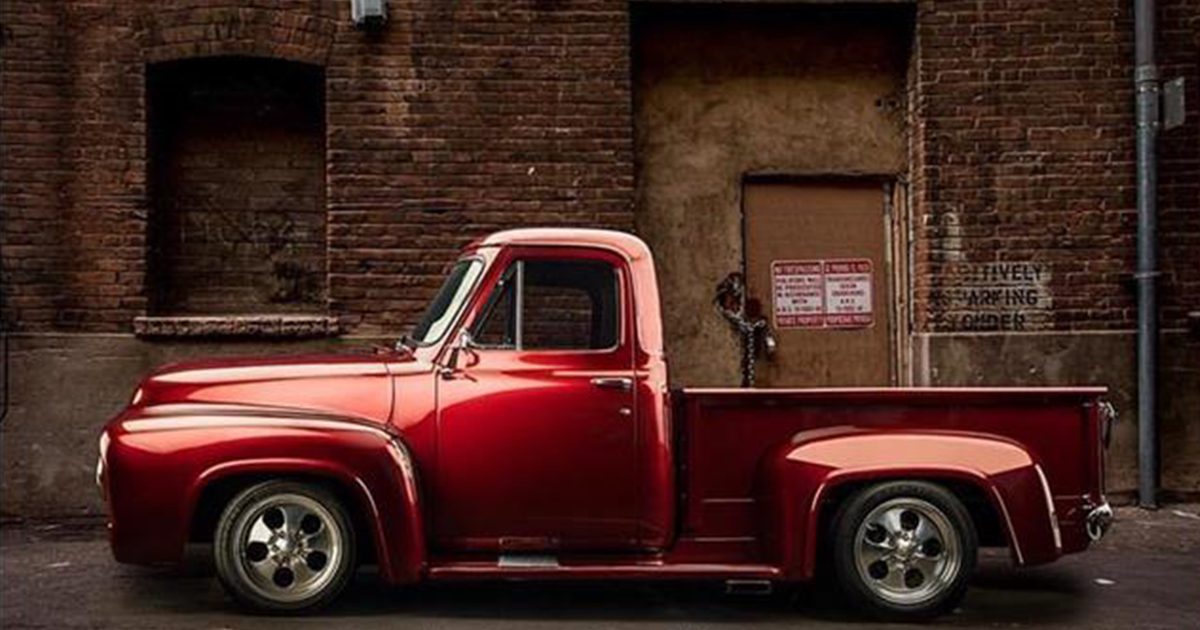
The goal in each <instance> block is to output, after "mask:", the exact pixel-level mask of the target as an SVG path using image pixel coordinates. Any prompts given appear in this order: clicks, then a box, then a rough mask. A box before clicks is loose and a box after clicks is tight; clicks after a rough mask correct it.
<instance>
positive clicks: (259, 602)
mask: <svg viewBox="0 0 1200 630" xmlns="http://www.w3.org/2000/svg"><path fill="white" fill-rule="evenodd" d="M289 514H291V515H293V516H299V518H290V517H289V516H288V515H289ZM310 516H311V517H312V518H310ZM280 519H283V520H280ZM312 519H316V521H315V522H316V524H315V525H314V524H313V523H314V520H312ZM291 521H295V523H292V522H291ZM276 523H279V526H278V527H277V528H275V527H271V526H272V525H275V524H276ZM264 535H268V536H269V539H268V541H267V542H262V541H258V540H254V538H255V537H257V538H262V537H263V536H264ZM310 541H312V544H313V546H312V547H311V548H309V546H308V545H309V542H310ZM319 541H326V543H325V545H324V546H320V545H319V544H318V542H319ZM328 541H336V543H335V544H334V543H330V542H328ZM335 549H336V551H335ZM356 549H357V541H356V540H355V532H354V526H353V521H352V519H351V518H350V514H349V512H347V510H346V507H345V506H344V505H342V502H341V501H339V500H338V498H337V496H336V495H335V494H334V493H333V492H332V491H331V490H330V489H328V488H326V487H324V486H321V485H318V484H311V483H301V482H296V481H282V480H279V481H267V482H264V483H260V484H257V485H255V486H252V487H250V488H247V489H246V490H244V491H242V492H241V493H239V494H238V495H237V496H236V497H234V498H233V500H232V501H230V502H229V505H227V506H226V507H225V510H224V511H223V512H222V513H221V518H220V520H219V521H218V522H217V532H216V536H215V537H214V540H213V558H214V560H215V562H216V568H217V577H218V578H219V579H220V581H221V585H222V586H224V587H225V590H226V591H228V592H229V594H230V595H232V596H233V598H234V599H235V600H237V602H238V603H239V604H241V605H242V606H244V607H246V608H247V609H249V610H250V611H252V612H259V613H267V614H297V613H306V612H312V611H315V610H317V609H320V608H321V607H323V606H326V605H328V604H329V603H330V602H332V601H333V600H334V599H335V598H337V596H338V595H339V594H340V593H341V592H342V589H344V588H345V587H346V584H348V583H349V582H350V579H351V578H352V577H353V575H354V570H355V567H356V560H357V559H356V557H355V550H356ZM267 572H271V576H270V577H268V576H267V575H266V573H267ZM309 576H311V577H309Z"/></svg>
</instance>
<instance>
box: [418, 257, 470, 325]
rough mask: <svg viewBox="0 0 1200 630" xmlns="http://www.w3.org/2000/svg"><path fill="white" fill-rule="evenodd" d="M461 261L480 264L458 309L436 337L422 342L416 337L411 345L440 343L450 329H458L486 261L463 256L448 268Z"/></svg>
mask: <svg viewBox="0 0 1200 630" xmlns="http://www.w3.org/2000/svg"><path fill="white" fill-rule="evenodd" d="M462 262H475V263H479V265H480V268H479V273H478V274H476V275H475V278H474V279H473V280H472V281H471V286H470V287H468V288H467V294H466V298H465V299H464V300H463V301H462V302H461V303H460V304H459V305H458V309H457V310H456V312H455V313H454V314H453V315H452V316H451V317H450V323H449V324H447V325H446V328H445V329H443V330H442V333H441V334H440V335H438V336H437V339H433V340H431V341H427V342H424V343H422V342H419V341H417V340H416V339H414V340H413V345H414V346H416V347H417V348H429V347H432V346H435V345H437V344H439V343H441V342H442V341H443V340H445V339H446V336H447V334H449V333H450V331H452V330H457V329H458V327H459V324H460V323H462V319H463V317H465V316H466V314H467V306H468V304H469V303H470V302H471V296H473V295H474V294H475V291H476V289H478V287H479V283H481V282H483V277H484V275H485V274H486V273H487V261H486V260H484V259H483V257H482V256H479V255H471V256H463V257H462V258H459V259H457V260H455V261H454V264H453V265H451V266H450V268H451V269H453V268H454V265H457V264H459V263H462Z"/></svg>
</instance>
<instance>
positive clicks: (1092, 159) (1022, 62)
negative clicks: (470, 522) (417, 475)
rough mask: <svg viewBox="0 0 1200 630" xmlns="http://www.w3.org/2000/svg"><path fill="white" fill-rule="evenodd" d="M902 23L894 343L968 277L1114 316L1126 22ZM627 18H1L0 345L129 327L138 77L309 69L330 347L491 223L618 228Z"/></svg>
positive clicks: (1178, 210) (470, 7) (1175, 216)
mask: <svg viewBox="0 0 1200 630" xmlns="http://www.w3.org/2000/svg"><path fill="white" fill-rule="evenodd" d="M916 4H917V19H916V23H917V28H916V35H915V42H914V53H913V57H912V68H911V72H910V77H911V79H912V84H911V85H910V96H911V98H910V106H911V107H912V118H911V120H912V121H913V125H912V127H911V129H910V136H911V138H910V146H911V148H912V163H911V165H910V172H909V176H910V178H911V181H912V184H913V200H914V211H915V213H916V215H917V217H918V219H919V220H920V222H921V224H920V229H919V231H918V234H917V243H916V250H917V251H916V253H917V255H916V257H915V260H916V262H917V267H916V274H915V276H916V277H915V283H916V289H917V293H916V296H917V303H916V305H915V308H914V312H915V313H916V315H917V329H918V330H935V331H937V330H959V329H962V328H963V320H962V319H961V318H960V317H957V316H956V314H955V309H956V308H958V307H959V306H961V305H959V304H955V303H954V301H955V300H960V299H961V295H956V294H955V293H954V291H955V289H956V287H960V286H962V285H963V284H964V283H966V284H970V283H971V280H969V278H971V277H975V276H978V275H979V274H980V273H981V272H980V267H979V265H980V264H985V263H991V262H1002V261H1010V262H1023V263H1024V262H1030V263H1036V264H1037V265H1038V266H1039V268H1040V269H1041V270H1042V271H1044V273H1045V276H1046V277H1047V278H1048V282H1047V284H1046V286H1045V287H1043V290H1044V295H1043V296H1042V297H1041V298H1039V300H1041V301H1040V302H1039V307H1040V308H1041V312H1040V313H1039V314H1038V315H1040V317H1032V318H1030V319H1029V320H1028V321H1029V322H1030V326H1031V327H1033V328H1037V329H1041V328H1045V329H1058V330H1076V329H1128V328H1130V327H1131V326H1132V325H1133V322H1134V300H1133V284H1132V282H1131V281H1130V274H1131V272H1132V270H1133V256H1134V232H1135V230H1134V227H1135V212H1134V208H1135V205H1134V178H1133V150H1132V149H1133V147H1132V123H1133V120H1132V87H1131V81H1130V72H1131V70H1130V57H1131V55H1132V51H1131V48H1132V35H1131V33H1132V18H1131V15H1130V6H1129V3H1128V2H1124V1H1122V0H1100V1H1097V2H1087V3H1063V2H1056V1H1054V0H1011V1H1005V2H988V3H978V2H967V1H962V0H929V1H924V2H918V3H916ZM627 5H628V3H626V2H620V1H617V0H573V1H569V2H546V1H544V0H527V1H524V2H504V1H499V0H496V1H485V0H472V1H469V2H468V1H460V2H444V1H441V0H414V1H412V2H403V3H399V2H395V3H392V7H391V11H392V15H391V22H390V24H389V25H388V27H387V28H386V29H385V30H384V31H383V32H382V33H377V34H373V33H364V32H359V31H355V30H353V29H352V28H351V27H350V25H349V20H348V15H347V14H348V10H349V9H348V3H346V2H343V1H340V0H320V1H316V2H310V1H307V0H289V1H285V2H265V1H254V2H234V1H232V0H176V1H174V2H169V3H150V2H128V3H125V2H121V3H118V2H104V1H98V0H92V1H84V0H72V1H64V2H54V3H47V2H34V1H31V0H9V1H8V2H5V3H4V4H3V6H2V8H0V12H2V13H0V21H2V22H3V24H4V28H5V35H6V37H5V40H6V43H5V46H4V47H3V49H2V51H0V60H2V63H3V70H2V73H3V93H2V94H0V96H2V103H0V108H2V110H0V114H2V116H0V133H2V135H3V151H2V154H3V155H2V156H0V171H2V172H3V175H2V176H0V204H2V205H3V207H4V208H5V221H4V228H3V232H2V236H0V238H2V239H3V241H0V244H2V245H3V247H4V257H3V271H4V274H5V275H4V283H3V284H4V286H3V297H4V306H5V309H4V315H3V316H4V318H5V324H6V326H7V327H8V328H9V329H14V330H63V331H94V332H127V331H130V330H131V322H132V321H133V319H134V318H135V317H137V316H139V315H144V314H147V313H148V312H154V311H156V310H160V309H156V308H155V307H154V305H153V304H151V303H150V298H151V297H153V295H154V291H153V290H152V287H150V288H148V284H151V282H149V281H148V280H147V277H148V274H147V271H148V270H147V237H148V232H149V228H148V225H150V224H152V221H151V217H150V215H151V213H152V208H151V204H150V202H149V197H150V194H149V192H148V184H147V173H148V171H149V169H148V165H147V141H146V135H147V134H146V127H147V115H146V105H145V104H146V92H145V85H146V67H147V64H150V63H158V62H168V61H173V60H186V59H191V58H196V57H208V56H221V55H249V56H259V57H271V58H276V59H284V60H291V61H300V62H306V63H310V64H315V65H318V66H320V67H321V68H323V71H324V73H325V87H326V103H325V105H326V114H325V115H326V120H327V130H326V160H325V173H324V175H325V181H324V184H325V191H324V192H325V200H324V202H323V203H324V206H325V208H326V210H327V221H328V225H327V242H326V245H325V246H326V248H327V263H326V266H327V274H326V279H325V282H326V285H327V286H326V288H325V289H324V294H325V296H326V298H325V302H326V303H325V304H324V305H323V306H322V307H321V309H319V310H323V311H324V312H326V313H328V314H330V315H333V316H335V317H338V318H340V319H342V320H343V321H344V323H345V324H346V325H348V326H349V328H350V329H351V330H356V331H360V332H363V333H378V332H383V331H390V330H394V329H395V328H397V327H399V326H401V325H404V324H406V323H408V322H411V321H412V319H413V317H414V315H415V313H416V311H417V310H418V309H419V308H420V306H421V305H422V304H423V303H424V301H425V300H426V299H427V298H428V297H429V295H430V293H431V292H432V291H433V289H434V287H435V285H436V284H437V281H438V276H439V275H440V273H441V272H442V269H443V267H444V265H445V263H446V262H447V261H448V260H449V259H450V258H451V257H452V255H453V252H454V250H455V249H456V248H457V247H458V246H460V245H461V244H462V243H464V242H466V241H467V240H469V239H470V238H472V237H474V236H476V235H478V234H481V233H484V232H486V231H489V230H493V229H497V228H501V227H507V226H517V225H540V224H567V225H591V226H609V227H618V228H630V227H632V225H633V213H632V197H633V193H632V187H633V166H632V164H633V156H632V150H631V144H632V131H631V111H630V100H631V98H630V77H629V74H630V72H629V70H630V68H629V36H628V8H627ZM1161 7H1162V8H1161V11H1162V15H1161V18H1162V19H1161V30H1162V36H1161V42H1160V44H1161V56H1162V59H1161V61H1162V69H1163V76H1165V77H1169V76H1174V75H1180V74H1182V75H1184V76H1186V77H1187V78H1188V80H1189V83H1188V91H1189V96H1191V98H1190V99H1189V102H1190V110H1191V111H1190V112H1189V113H1190V120H1189V122H1188V124H1187V125H1186V126H1185V127H1184V128H1182V129H1178V130H1175V131H1172V132H1168V133H1164V134H1163V138H1162V152H1161V155H1162V175H1161V179H1162V193H1161V198H1160V207H1161V233H1162V244H1163V256H1162V258H1163V270H1164V272H1165V275H1164V277H1163V280H1162V303H1163V318H1164V321H1163V323H1164V325H1165V326H1166V327H1168V328H1178V327H1181V326H1183V325H1185V319H1186V314H1187V313H1188V312H1189V311H1195V310H1197V309H1200V290H1198V289H1200V265H1196V264H1194V263H1193V261H1194V260H1195V258H1196V256H1197V253H1196V252H1197V248H1198V241H1200V218H1198V213H1197V212H1196V210H1195V208H1196V206H1197V205H1198V203H1200V183H1197V182H1198V181H1200V177H1198V176H1197V172H1198V171H1200V167H1198V163H1200V122H1198V120H1200V109H1198V105H1197V104H1198V103H1200V94H1198V86H1200V74H1198V70H1197V64H1198V58H1200V52H1198V50H1197V41H1196V40H1197V35H1196V33H1197V31H1198V30H1200V28H1197V27H1198V21H1200V17H1198V15H1200V3H1198V2H1197V0H1166V1H1164V2H1163V3H1162V5H1161Z"/></svg>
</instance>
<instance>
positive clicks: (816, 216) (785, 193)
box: [743, 180, 893, 387]
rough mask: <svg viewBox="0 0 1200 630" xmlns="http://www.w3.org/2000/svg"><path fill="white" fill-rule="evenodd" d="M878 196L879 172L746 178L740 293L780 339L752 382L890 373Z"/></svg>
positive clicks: (812, 382)
mask: <svg viewBox="0 0 1200 630" xmlns="http://www.w3.org/2000/svg"><path fill="white" fill-rule="evenodd" d="M884 195H885V189H884V186H883V184H882V183H881V182H879V181H877V180H875V181H855V180H848V181H748V182H747V183H746V185H745V189H744V197H743V213H744V220H745V239H746V244H745V245H746V249H745V251H746V263H745V264H746V296H747V299H748V306H749V307H753V308H754V310H758V311H760V313H761V316H763V317H765V318H766V319H767V325H768V326H770V329H771V334H772V335H773V336H774V338H775V340H776V341H777V348H776V351H775V354H774V355H773V356H770V357H765V356H763V353H760V355H759V358H758V361H757V364H756V376H757V381H756V384H757V385H758V386H760V387H828V386H870V385H887V384H889V383H890V382H891V381H892V377H893V375H892V371H893V370H892V364H893V361H892V356H891V355H892V351H891V308H890V297H889V295H888V286H889V282H887V280H888V278H889V277H890V276H889V273H890V270H889V269H888V266H887V265H888V260H887V256H886V251H887V244H888V240H887V228H886V223H885V220H886V218H887V217H886V216H885V212H884V210H885V197H884ZM748 310H750V308H748Z"/></svg>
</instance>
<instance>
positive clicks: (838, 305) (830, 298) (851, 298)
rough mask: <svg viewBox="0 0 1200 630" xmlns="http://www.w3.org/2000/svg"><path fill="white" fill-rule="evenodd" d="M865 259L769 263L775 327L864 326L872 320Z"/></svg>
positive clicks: (870, 273) (870, 271)
mask: <svg viewBox="0 0 1200 630" xmlns="http://www.w3.org/2000/svg"><path fill="white" fill-rule="evenodd" d="M873 273H874V270H873V267H872V265H871V261H870V260H868V259H865V258H853V259H842V260H776V261H774V262H772V263H771V286H772V287H773V296H772V298H773V302H774V307H775V309H774V318H775V328H865V327H868V326H871V325H873V324H874V323H875V312H874V307H873V305H874V299H873V297H874V296H873V295H872V291H871V287H872V286H873V280H874V278H873Z"/></svg>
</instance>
